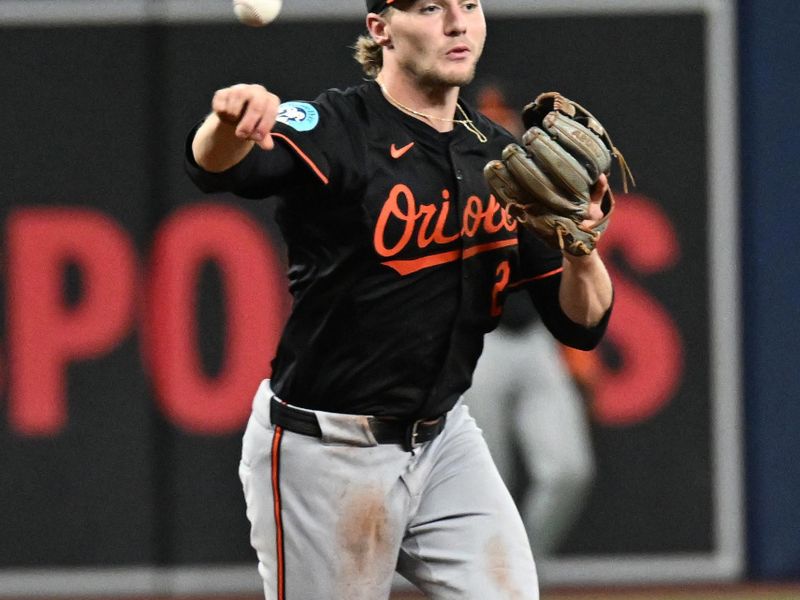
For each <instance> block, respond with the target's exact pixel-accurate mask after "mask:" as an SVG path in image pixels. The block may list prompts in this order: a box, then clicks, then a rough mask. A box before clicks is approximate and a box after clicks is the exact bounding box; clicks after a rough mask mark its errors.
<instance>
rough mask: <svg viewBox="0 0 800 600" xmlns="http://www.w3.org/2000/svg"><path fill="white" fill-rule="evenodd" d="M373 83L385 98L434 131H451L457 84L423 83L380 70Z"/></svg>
mask: <svg viewBox="0 0 800 600" xmlns="http://www.w3.org/2000/svg"><path fill="white" fill-rule="evenodd" d="M377 82H378V85H380V86H381V90H382V91H383V94H384V96H385V97H386V99H387V100H388V101H389V102H390V103H391V104H393V105H394V106H395V107H396V108H397V109H398V110H401V111H403V112H405V113H407V114H409V115H411V116H412V117H415V118H417V119H419V120H420V121H423V122H425V123H427V124H428V125H430V126H431V127H433V128H434V129H436V130H438V131H451V130H452V129H453V127H454V126H455V122H454V121H453V119H454V116H455V113H456V105H457V103H458V92H459V88H458V87H454V86H441V87H440V86H423V85H421V84H420V83H419V82H417V81H416V80H414V79H412V78H410V77H407V76H405V77H404V76H403V75H402V74H400V73H386V72H384V71H381V73H380V74H379V75H378V77H377Z"/></svg>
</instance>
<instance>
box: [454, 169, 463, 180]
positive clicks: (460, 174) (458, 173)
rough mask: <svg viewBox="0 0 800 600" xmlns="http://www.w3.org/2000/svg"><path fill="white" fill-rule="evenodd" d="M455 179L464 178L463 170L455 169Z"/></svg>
mask: <svg viewBox="0 0 800 600" xmlns="http://www.w3.org/2000/svg"><path fill="white" fill-rule="evenodd" d="M456 179H458V180H459V181H461V180H462V179H464V172H463V171H462V170H461V169H456Z"/></svg>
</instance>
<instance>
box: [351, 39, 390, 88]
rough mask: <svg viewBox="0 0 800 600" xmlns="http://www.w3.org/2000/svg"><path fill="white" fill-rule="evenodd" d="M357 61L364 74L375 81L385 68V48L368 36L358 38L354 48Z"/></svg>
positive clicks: (354, 56)
mask: <svg viewBox="0 0 800 600" xmlns="http://www.w3.org/2000/svg"><path fill="white" fill-rule="evenodd" d="M353 49H354V50H355V52H354V53H353V58H355V59H356V61H357V62H358V64H360V65H361V69H362V70H363V71H364V74H365V75H366V76H367V77H369V78H370V79H375V78H376V77H377V76H378V73H380V72H381V69H382V68H383V48H381V45H380V44H379V43H378V42H376V41H375V40H373V39H372V37H370V36H369V35H368V34H363V35H360V36H358V39H357V40H356V45H355V46H353Z"/></svg>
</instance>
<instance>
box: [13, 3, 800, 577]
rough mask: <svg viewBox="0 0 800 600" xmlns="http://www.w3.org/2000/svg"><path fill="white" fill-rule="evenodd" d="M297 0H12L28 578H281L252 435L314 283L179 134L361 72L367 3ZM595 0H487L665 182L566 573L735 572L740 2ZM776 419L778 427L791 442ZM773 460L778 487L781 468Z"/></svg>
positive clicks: (624, 302) (552, 78)
mask: <svg viewBox="0 0 800 600" xmlns="http://www.w3.org/2000/svg"><path fill="white" fill-rule="evenodd" d="M286 4H287V9H286V12H285V15H284V16H283V17H282V18H281V19H280V20H279V21H278V22H276V23H275V24H274V25H272V26H271V27H269V28H267V29H264V30H248V29H245V28H243V27H242V26H240V25H238V24H237V23H235V22H234V21H233V19H232V16H231V13H230V12H229V7H228V3H227V2H225V1H221V2H127V1H117V2H107V3H103V2H100V3H98V2H80V1H77V0H76V1H74V2H73V1H72V0H61V1H59V2H48V1H46V0H26V1H25V2H9V1H7V0H6V1H3V2H0V17H2V24H3V25H2V27H0V43H2V47H3V48H4V49H5V60H4V61H3V62H2V65H0V74H2V78H3V81H6V82H15V83H14V85H6V86H4V87H3V90H2V92H0V98H2V105H3V106H5V107H6V114H9V115H11V114H13V115H14V118H13V119H10V120H8V122H7V123H6V135H5V139H6V140H7V144H6V152H5V153H3V155H2V159H1V160H2V161H3V162H2V167H3V173H4V174H5V177H4V180H3V183H2V184H0V198H2V204H1V207H2V213H0V218H2V229H0V236H1V237H0V239H1V240H2V252H3V254H2V256H3V271H2V274H0V276H1V279H0V289H1V290H2V299H1V300H0V306H1V307H2V310H3V314H4V320H3V325H2V326H1V327H2V328H1V329H0V365H2V374H3V375H2V378H0V399H1V402H2V403H1V404H0V411H1V412H0V506H2V507H3V508H4V510H3V511H2V514H1V515H0V593H3V592H6V591H7V592H8V593H14V590H15V589H16V590H22V589H30V590H35V589H36V588H37V586H38V588H39V589H43V588H46V587H47V586H53V587H54V588H57V590H58V591H61V592H68V591H69V590H70V589H72V590H84V589H86V588H87V586H89V587H91V586H92V585H95V584H96V585H97V586H99V588H98V589H99V590H105V589H106V588H107V587H108V586H112V587H114V586H116V588H115V589H118V590H120V591H131V590H134V591H135V590H144V591H147V590H156V591H170V590H173V591H174V590H184V591H192V590H198V589H202V590H204V591H214V590H215V589H217V588H219V589H221V590H236V589H253V588H256V589H257V585H258V584H257V579H256V577H255V572H254V566H253V565H254V557H253V556H252V552H251V550H250V548H249V545H248V543H247V523H246V520H245V518H244V507H243V502H242V499H241V493H240V489H239V484H238V480H237V478H236V462H237V461H238V452H239V448H240V445H239V437H240V435H241V431H242V429H243V426H244V423H245V419H246V416H247V411H248V407H249V401H250V397H251V395H252V392H253V391H254V390H255V386H256V382H257V381H258V380H259V379H260V378H261V377H264V376H266V375H267V374H268V372H269V360H270V354H271V351H272V348H274V344H275V341H276V336H277V334H278V331H279V328H280V323H281V320H282V318H283V316H284V315H285V312H286V310H287V302H288V300H287V298H286V292H285V289H284V286H283V283H282V277H283V264H282V260H283V258H282V254H283V249H282V245H281V241H280V238H279V236H278V235H277V234H276V232H275V229H274V227H273V225H272V223H271V220H270V218H271V207H270V204H269V202H264V203H245V202H240V201H237V200H235V199H233V198H230V197H227V196H217V197H211V198H208V197H201V195H200V194H199V193H198V192H196V190H194V189H193V188H192V186H191V184H190V183H189V182H188V180H187V179H186V177H185V176H184V175H183V172H182V165H181V160H182V148H183V142H184V136H185V133H186V131H187V130H188V129H189V128H190V127H191V126H192V124H193V123H194V122H195V121H196V120H197V119H199V118H201V117H202V116H203V115H204V114H205V112H206V111H207V110H208V102H209V100H210V96H211V94H212V93H213V90H215V89H217V88H219V87H222V86H224V85H227V84H229V83H232V82H236V81H263V82H264V83H266V84H267V85H269V86H270V87H272V88H273V89H274V90H275V91H276V92H278V93H279V94H280V95H281V96H282V97H283V98H285V99H291V98H313V97H314V96H315V95H316V94H317V93H318V92H319V91H320V90H321V89H323V88H325V87H331V86H345V85H348V84H350V83H353V82H356V81H358V80H359V77H360V74H359V72H358V69H357V65H356V64H355V63H354V62H353V61H352V60H350V59H349V56H348V54H349V51H348V50H347V47H348V46H349V45H351V44H352V43H353V41H354V40H355V37H356V35H357V34H358V33H360V31H361V29H362V26H361V18H360V17H359V15H360V14H361V12H362V11H361V2H360V1H358V0H352V1H350V2H347V3H341V4H339V3H336V4H335V8H332V7H334V3H332V2H316V3H312V2H300V1H295V2H291V3H290V2H287V3H286ZM585 4H586V3H581V2H574V3H569V2H537V3H535V5H534V3H531V5H530V7H528V6H520V5H519V3H514V2H500V1H499V0H495V1H493V2H488V1H487V2H486V7H487V14H488V15H489V17H490V29H489V35H490V40H489V43H488V46H487V51H486V54H485V58H484V61H483V63H482V65H481V68H480V69H479V79H478V81H476V86H478V85H481V84H484V83H491V84H498V85H500V86H501V87H502V88H503V89H504V90H505V91H506V93H507V96H508V98H509V100H510V101H511V103H512V104H513V105H517V106H521V105H522V104H524V103H525V102H526V101H528V100H529V99H530V98H531V96H532V95H534V94H535V93H537V92H539V91H542V90H544V89H551V88H554V89H560V90H561V91H563V92H564V93H566V94H568V95H570V96H573V97H575V98H578V99H580V100H581V101H582V102H584V103H585V104H586V105H588V106H591V107H592V110H593V111H594V112H596V113H597V114H598V115H601V116H602V118H603V120H604V121H605V122H606V124H607V125H608V127H609V129H610V130H611V131H613V132H615V141H616V142H617V144H619V145H620V146H621V147H622V148H623V149H624V150H625V153H626V156H627V158H628V159H629V160H630V162H631V163H632V166H633V167H634V169H635V172H636V175H637V179H638V180H639V184H640V187H639V188H638V189H637V190H635V191H634V193H633V194H631V195H630V196H628V197H623V198H621V200H620V206H619V208H618V218H616V219H615V225H617V227H614V228H612V229H611V230H610V231H609V236H608V238H607V240H608V246H607V247H608V252H609V257H610V260H611V264H612V267H613V268H614V269H615V280H616V281H617V286H618V288H617V289H618V305H617V313H616V315H615V320H614V324H613V325H612V330H611V331H610V333H609V340H608V343H607V344H606V347H605V349H604V354H603V356H604V364H605V371H604V377H605V380H604V381H605V383H604V384H601V385H600V387H599V392H598V395H597V398H596V399H595V403H594V406H593V408H594V416H595V420H594V426H593V436H594V437H593V440H594V443H595V447H596V451H597V456H598V464H599V468H600V475H599V479H598V483H597V486H596V490H595V492H594V494H593V496H592V499H591V501H590V505H589V507H588V508H587V511H586V513H585V514H584V516H583V518H582V520H581V521H580V522H579V523H578V524H577V526H576V527H575V530H574V532H573V534H572V536H571V537H570V539H569V540H568V541H567V543H566V544H565V546H564V548H563V549H562V552H561V553H559V554H558V555H557V556H555V557H554V558H553V559H551V560H548V561H547V564H543V565H542V566H543V568H545V569H546V570H547V572H548V573H549V574H550V575H549V576H550V578H551V579H552V580H553V581H554V582H564V583H587V582H592V583H596V582H598V581H601V580H605V581H609V582H641V581H674V580H698V579H699V580H704V579H723V580H724V579H730V578H737V577H739V576H740V575H741V574H742V573H743V572H744V569H745V563H744V542H743V525H744V516H743V513H742V508H743V505H742V497H743V494H742V491H743V490H742V485H741V476H742V473H743V469H742V457H741V454H740V452H741V438H742V435H741V434H742V421H741V419H740V415H741V413H740V409H741V403H740V401H741V386H740V383H741V375H742V373H743V371H742V370H741V368H740V362H739V344H738V342H737V340H739V314H740V304H739V302H738V298H739V289H740V288H739V269H740V265H739V261H738V250H739V248H738V231H739V229H738V223H737V220H738V212H737V210H736V206H737V203H738V186H737V173H738V155H737V151H736V149H737V137H736V135H735V134H734V129H735V125H736V120H735V118H736V112H735V111H736V102H735V98H736V96H737V94H736V88H735V83H736V76H735V74H736V71H735V62H734V61H735V56H736V52H735V44H734V37H733V36H734V15H733V10H732V7H731V5H729V4H727V3H725V2H714V1H711V0H709V1H707V2H703V1H700V0H697V1H669V2H668V1H666V0H664V1H654V2H648V3H639V2H628V1H620V2H615V1H613V0H607V1H605V2H596V3H592V7H591V8H588V9H587V8H586V7H585V6H584V5H585ZM751 12H752V13H753V14H749V15H748V16H749V17H753V16H754V15H755V14H756V13H755V10H753V11H751ZM334 13H335V14H334ZM312 16H313V18H310V17H312ZM759 31H760V30H758V29H757V28H756V27H754V28H753V29H752V35H753V38H752V39H755V38H757V37H758V35H759ZM302 40H319V41H320V42H319V43H316V44H314V45H310V46H309V45H305V44H303V43H302V42H301V41H302ZM323 41H324V43H323ZM512 56H513V57H517V58H515V59H514V60H509V57H512ZM523 56H524V57H527V60H520V59H519V57H523ZM744 81H745V82H747V81H750V80H749V79H748V78H746V77H745V78H744ZM470 93H473V90H467V95H469V94H470ZM654 140H659V143H658V144H655V143H654ZM762 218H763V219H764V220H765V225H766V220H767V219H768V218H769V217H768V215H764V216H762ZM711 221H713V222H714V223H715V224H716V225H715V227H710V225H709V223H710V222H711ZM626 223H627V224H628V225H627V226H625V225H624V224H626ZM634 231H640V232H643V233H640V235H639V236H636V235H634V234H633V232H634ZM746 239H751V238H746ZM751 249H752V250H753V254H750V253H748V257H747V258H746V260H745V263H744V264H745V265H748V264H752V263H748V262H747V260H752V256H758V252H759V246H758V245H757V244H756V243H755V242H753V247H752V248H751ZM790 331H791V330H790ZM234 339H235V340H237V343H236V344H231V343H230V340H234ZM754 339H756V340H757V339H758V338H754ZM795 339H796V338H795ZM755 343H756V346H757V347H758V348H760V349H761V352H762V353H761V354H759V355H758V356H757V358H758V360H760V361H761V362H760V363H758V364H762V365H764V364H765V362H764V358H763V357H764V354H763V352H765V350H764V348H765V345H766V342H761V343H760V344H759V343H758V342H757V341H756V342H755ZM767 351H768V350H767ZM762 372H763V371H762ZM744 373H745V374H746V373H747V371H746V370H745V371H744ZM759 374H760V373H757V374H756V375H759ZM750 385H751V386H752V384H750ZM747 389H750V388H749V387H748V388H747ZM787 389H788V390H791V389H792V388H791V385H790V384H787V386H786V387H784V388H783V391H784V393H785V391H786V390H787ZM758 391H763V386H761V387H759V388H758ZM759 397H760V396H759ZM755 410H756V411H758V410H759V405H757V406H756V409H755ZM758 425H759V424H758V423H756V424H755V426H756V427H758ZM753 431H757V432H759V433H760V432H762V430H761V429H754V430H753ZM771 431H772V430H770V429H764V430H763V433H764V436H765V437H764V438H758V439H755V440H754V441H753V442H752V443H754V444H755V445H756V446H757V447H759V448H762V449H765V448H769V446H768V445H767V444H765V442H763V439H766V436H769V435H770V432H771ZM753 435H758V434H751V437H752V436H753ZM764 455H765V454H761V455H759V456H764ZM759 456H756V457H755V458H753V457H751V460H752V461H754V462H753V463H751V464H753V465H754V466H755V468H757V469H759V468H760V467H761V466H762V465H761V464H760V463H759V462H758V460H759ZM770 466H772V465H770ZM759 472H763V471H759ZM771 472H772V471H770V473H771ZM754 481H755V482H756V485H757V487H756V493H755V497H758V498H760V499H761V500H762V501H763V503H764V504H763V506H765V507H766V506H769V505H770V502H774V501H775V496H774V495H773V494H771V493H768V490H769V489H770V488H769V482H770V481H772V479H771V478H767V477H764V478H763V479H761V478H756V479H755V480H754ZM787 493H788V492H785V490H784V493H783V494H782V495H781V496H780V498H781V500H782V501H786V500H788V499H789V498H791V497H792V496H791V495H790V494H789V495H787ZM796 505H797V504H796V503H795V506H796ZM750 514H751V515H754V516H755V518H753V519H751V523H753V524H754V525H756V526H758V525H764V529H763V531H764V534H763V535H760V531H761V530H756V531H751V547H752V548H753V549H754V550H755V551H754V552H753V554H754V556H757V557H759V559H760V560H761V562H760V563H758V569H757V570H756V571H755V574H756V575H758V574H759V573H763V574H770V575H772V576H776V575H785V574H790V573H792V572H795V573H796V572H797V569H798V566H797V565H798V563H799V562H800V559H798V558H797V557H798V555H800V552H797V553H795V554H794V555H792V554H791V552H790V553H788V554H787V553H786V552H784V551H783V550H784V549H786V548H791V544H792V540H791V539H788V538H787V539H785V540H784V542H783V544H784V545H782V546H780V547H774V545H771V544H774V540H776V539H778V538H775V537H774V536H772V535H770V534H771V532H772V531H774V530H775V528H776V527H777V526H778V525H779V524H780V518H778V517H774V518H773V517H770V518H769V519H766V518H765V515H767V514H769V515H773V514H775V513H773V512H771V511H767V510H764V511H760V510H759V506H753V505H751V506H750ZM795 539H796V538H795ZM753 544H755V545H754V546H753ZM778 556H779V557H780V561H778ZM792 556H794V559H793V558H792ZM778 564H780V565H781V566H780V568H778V569H776V568H775V565H778ZM209 565H212V566H213V568H212V569H209V567H208V566H209ZM54 569H55V570H56V571H54ZM95 569H99V571H95ZM792 569H794V571H792ZM90 571H91V572H93V573H94V574H95V575H99V578H97V577H95V578H94V579H91V580H90V579H88V578H87V577H86V574H87V573H89V572H90ZM53 573H55V575H53ZM65 582H67V585H66V588H67V589H65V586H64V583H65ZM92 582H95V583H92ZM4 584H5V585H4Z"/></svg>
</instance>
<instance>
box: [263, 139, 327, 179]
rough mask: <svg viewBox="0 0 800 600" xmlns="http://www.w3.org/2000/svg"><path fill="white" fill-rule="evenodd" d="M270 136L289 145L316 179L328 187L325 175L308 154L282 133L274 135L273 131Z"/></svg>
mask: <svg viewBox="0 0 800 600" xmlns="http://www.w3.org/2000/svg"><path fill="white" fill-rule="evenodd" d="M270 135H271V136H273V137H277V138H280V139H282V140H283V141H284V142H286V143H287V144H289V146H290V147H291V148H292V150H294V151H295V152H297V154H298V156H300V158H302V159H303V160H304V161H305V162H306V164H308V166H309V167H311V170H312V171H314V173H316V174H317V177H319V178H320V180H322V183H324V184H325V185H328V178H327V177H326V176H325V173H323V172H322V170H321V169H320V168H319V167H318V166H317V163H315V162H314V161H313V160H311V157H310V156H308V154H306V153H305V152H303V151H302V150H301V149H300V146H298V145H297V144H295V143H294V142H293V141H292V140H290V139H289V138H288V137H287V136H286V135H284V134H282V133H275V132H274V131H273V132H272V133H271V134H270Z"/></svg>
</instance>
